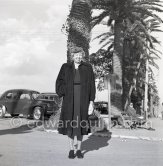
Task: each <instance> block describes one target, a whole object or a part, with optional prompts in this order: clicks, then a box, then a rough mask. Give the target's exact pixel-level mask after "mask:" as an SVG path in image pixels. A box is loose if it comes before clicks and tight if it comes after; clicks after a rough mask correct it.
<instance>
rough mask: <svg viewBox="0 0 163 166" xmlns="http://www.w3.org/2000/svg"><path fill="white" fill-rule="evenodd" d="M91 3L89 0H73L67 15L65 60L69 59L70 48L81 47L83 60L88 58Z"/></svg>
mask: <svg viewBox="0 0 163 166" xmlns="http://www.w3.org/2000/svg"><path fill="white" fill-rule="evenodd" d="M90 21H91V3H90V0H73V2H72V7H71V10H70V14H69V16H68V41H67V60H68V61H71V54H70V52H71V49H74V48H75V47H82V48H83V50H84V51H85V60H86V61H87V60H88V59H89V58H88V57H89V42H90V31H91V26H90Z"/></svg>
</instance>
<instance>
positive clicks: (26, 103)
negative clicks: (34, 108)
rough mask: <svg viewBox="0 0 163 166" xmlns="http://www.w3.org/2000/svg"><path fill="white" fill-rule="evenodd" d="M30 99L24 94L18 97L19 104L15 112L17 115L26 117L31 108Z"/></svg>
mask: <svg viewBox="0 0 163 166" xmlns="http://www.w3.org/2000/svg"><path fill="white" fill-rule="evenodd" d="M31 104H32V98H31V96H30V94H29V93H27V92H24V93H22V94H21V95H20V97H19V104H18V107H17V110H18V111H19V114H23V115H28V114H29V110H30V108H31Z"/></svg>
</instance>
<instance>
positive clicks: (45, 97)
mask: <svg viewBox="0 0 163 166" xmlns="http://www.w3.org/2000/svg"><path fill="white" fill-rule="evenodd" d="M37 99H45V100H54V97H53V96H51V95H48V94H47V95H46V94H40V95H39V96H38V97H37Z"/></svg>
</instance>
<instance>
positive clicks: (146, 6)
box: [92, 0, 162, 110]
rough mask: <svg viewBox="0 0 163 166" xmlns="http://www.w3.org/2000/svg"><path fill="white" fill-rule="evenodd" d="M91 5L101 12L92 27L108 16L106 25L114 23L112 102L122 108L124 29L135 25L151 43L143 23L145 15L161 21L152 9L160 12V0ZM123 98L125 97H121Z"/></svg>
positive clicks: (105, 1)
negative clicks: (113, 88)
mask: <svg viewBox="0 0 163 166" xmlns="http://www.w3.org/2000/svg"><path fill="white" fill-rule="evenodd" d="M92 7H93V8H94V9H100V10H102V12H101V13H100V14H99V15H98V16H95V17H94V18H93V20H92V28H93V27H94V26H95V25H97V24H99V23H101V21H102V20H103V19H104V18H106V17H109V19H108V21H107V22H106V25H108V26H111V25H112V24H113V25H114V55H113V72H114V74H115V75H116V77H117V83H116V87H117V91H116V92H114V93H113V96H112V104H113V107H114V109H118V110H123V106H124V103H123V104H122V93H123V88H122V87H124V86H125V85H123V77H122V76H123V75H122V72H123V59H124V54H123V51H124V49H123V46H124V37H125V32H126V31H132V29H134V28H135V27H138V28H139V29H141V31H142V33H143V35H144V36H145V37H146V38H147V40H148V41H149V42H150V44H152V41H151V38H150V37H149V36H150V34H149V33H148V32H147V31H146V24H145V23H144V19H142V18H144V17H145V16H146V17H147V16H150V17H151V18H154V19H156V20H158V21H159V22H162V20H161V18H160V17H158V16H157V15H156V14H154V11H157V12H162V10H161V9H160V7H161V5H160V0H143V1H141V0H99V1H97V0H92ZM123 98H125V97H123Z"/></svg>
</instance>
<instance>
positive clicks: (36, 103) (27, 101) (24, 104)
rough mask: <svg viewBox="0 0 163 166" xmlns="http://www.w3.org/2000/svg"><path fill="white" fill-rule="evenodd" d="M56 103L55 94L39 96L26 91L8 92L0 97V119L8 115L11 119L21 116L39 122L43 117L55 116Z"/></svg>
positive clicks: (14, 90)
mask: <svg viewBox="0 0 163 166" xmlns="http://www.w3.org/2000/svg"><path fill="white" fill-rule="evenodd" d="M49 95H50V96H51V97H53V99H51V98H50V97H49ZM43 96H44V97H45V98H43ZM58 101H59V97H58V96H57V94H55V93H51V94H46V93H44V94H40V93H39V92H37V91H34V90H27V89H12V90H8V91H6V92H4V93H3V94H2V95H1V97H0V118H2V117H4V116H5V114H6V113H9V114H11V116H12V117H14V116H18V115H19V114H23V115H25V116H28V117H32V118H33V119H35V120H39V119H42V118H43V117H44V116H50V115H52V114H55V112H56V111H57V110H58V109H59V106H58Z"/></svg>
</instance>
